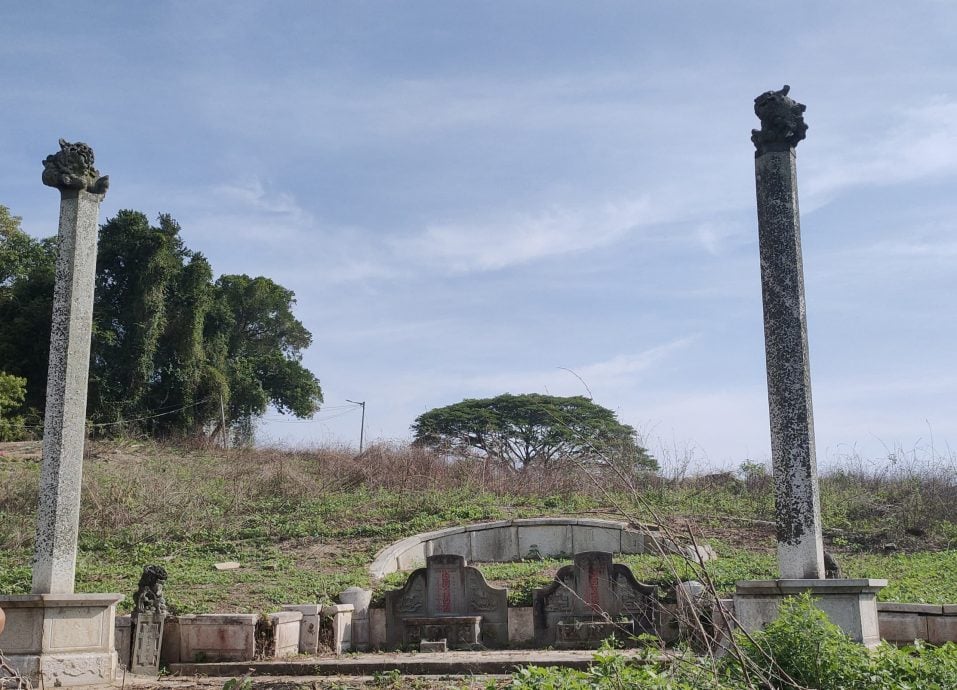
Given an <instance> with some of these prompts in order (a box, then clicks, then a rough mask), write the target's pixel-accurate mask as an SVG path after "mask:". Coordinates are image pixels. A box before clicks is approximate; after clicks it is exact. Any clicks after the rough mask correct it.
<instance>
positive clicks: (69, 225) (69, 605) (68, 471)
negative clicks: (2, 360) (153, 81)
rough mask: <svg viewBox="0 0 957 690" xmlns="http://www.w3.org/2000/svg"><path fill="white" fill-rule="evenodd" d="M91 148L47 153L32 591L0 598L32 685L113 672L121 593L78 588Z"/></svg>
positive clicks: (93, 229) (92, 214) (89, 313)
mask: <svg viewBox="0 0 957 690" xmlns="http://www.w3.org/2000/svg"><path fill="white" fill-rule="evenodd" d="M93 164H94V160H93V149H91V148H90V147H89V146H87V145H86V144H83V143H79V142H78V143H69V142H67V141H64V140H63V139H61V140H60V150H59V151H57V152H56V153H54V154H52V155H50V156H47V157H46V159H45V160H44V161H43V177H42V180H43V184H45V185H47V186H48V187H54V188H56V189H57V190H58V191H59V193H60V224H59V234H58V236H57V261H56V282H55V284H54V290H53V318H52V323H51V330H50V361H49V368H48V375H47V395H46V409H45V412H44V422H43V462H42V463H41V466H40V492H39V502H38V508H37V530H36V546H35V551H34V558H33V588H32V593H31V594H24V595H13V596H2V597H0V603H2V605H3V608H4V609H5V610H6V614H7V617H8V619H9V620H8V622H7V627H6V629H5V630H4V631H3V632H2V633H0V649H3V651H4V654H5V655H6V657H7V659H9V660H10V664H11V666H13V667H14V668H16V669H17V671H18V672H19V673H21V674H22V675H23V676H24V677H25V678H26V679H27V680H29V681H30V682H31V683H32V684H33V685H34V687H36V686H39V685H41V684H42V685H43V686H45V687H55V686H60V685H73V686H77V685H108V684H110V683H111V682H113V680H114V679H115V678H116V650H115V649H114V646H113V640H114V637H113V635H114V629H113V628H114V617H115V615H116V604H117V602H119V601H120V600H122V598H123V597H122V596H121V595H119V594H75V593H74V591H73V589H74V579H75V571H76V553H77V532H78V529H79V524H80V485H81V477H82V468H83V443H84V440H85V428H84V427H85V424H86V394H87V383H88V373H89V365H90V334H91V330H92V319H93V287H94V283H95V274H96V240H97V229H98V228H97V220H98V219H97V216H98V214H99V208H100V202H101V201H102V200H103V197H104V195H105V194H106V190H107V187H108V186H109V178H107V177H106V176H101V175H100V173H99V172H98V171H97V170H96V168H95V167H93Z"/></svg>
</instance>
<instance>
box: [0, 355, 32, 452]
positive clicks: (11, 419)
mask: <svg viewBox="0 0 957 690" xmlns="http://www.w3.org/2000/svg"><path fill="white" fill-rule="evenodd" d="M26 394H27V380H26V379H24V378H21V377H19V376H12V375H10V374H5V373H3V372H2V371H0V441H15V440H17V439H19V438H21V437H22V436H23V433H24V419H23V415H20V414H17V410H19V409H20V407H21V406H22V405H23V399H24V398H25V397H26Z"/></svg>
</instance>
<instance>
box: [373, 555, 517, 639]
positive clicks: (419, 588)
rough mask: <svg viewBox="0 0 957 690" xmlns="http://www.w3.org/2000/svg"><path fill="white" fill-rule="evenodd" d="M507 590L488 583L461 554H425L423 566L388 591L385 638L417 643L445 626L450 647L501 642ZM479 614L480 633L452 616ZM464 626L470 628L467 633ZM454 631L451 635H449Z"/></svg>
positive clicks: (505, 634) (505, 625)
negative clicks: (402, 584)
mask: <svg viewBox="0 0 957 690" xmlns="http://www.w3.org/2000/svg"><path fill="white" fill-rule="evenodd" d="M506 597H507V593H506V590H505V589H502V588H498V587H491V586H489V584H488V583H487V582H486V581H485V578H484V577H483V576H482V573H481V572H480V571H479V570H478V569H477V568H473V567H471V566H469V565H466V562H465V558H464V557H462V556H457V555H449V554H441V555H435V556H429V558H428V559H427V561H426V566H425V567H424V568H419V569H418V570H415V571H413V573H412V574H411V575H409V579H408V580H407V581H406V583H405V586H404V587H402V589H399V590H393V591H391V592H386V595H385V609H386V643H387V644H388V645H389V646H391V647H397V646H401V645H411V644H417V643H418V642H420V641H421V640H423V639H426V640H427V639H429V638H428V637H427V636H428V635H431V634H438V633H439V632H440V631H446V632H449V633H450V634H449V635H448V637H449V638H450V639H449V640H448V644H449V647H451V648H454V647H456V646H458V647H465V646H475V644H476V642H480V643H481V644H482V645H484V646H486V647H501V646H504V645H505V644H506V643H507V642H508V603H507V599H506ZM470 616H471V617H478V619H479V620H480V621H481V623H480V637H479V639H478V640H475V639H474V635H473V634H472V632H471V629H472V628H471V626H470V625H465V626H463V625H460V624H454V623H455V621H453V620H451V619H462V620H464V619H465V617H470ZM466 630H468V631H469V632H465V631H466ZM453 633H454V634H453Z"/></svg>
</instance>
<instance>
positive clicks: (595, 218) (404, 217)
mask: <svg viewBox="0 0 957 690" xmlns="http://www.w3.org/2000/svg"><path fill="white" fill-rule="evenodd" d="M0 19H2V21H0V64H2V70H0V106H2V111H0V112H2V113H3V117H2V125H3V126H2V129H0V155H2V160H3V162H4V164H3V166H2V167H0V203H2V204H4V205H6V206H9V207H10V208H11V210H12V211H13V213H15V214H16V215H20V216H22V217H23V226H24V229H26V230H27V231H28V232H30V233H31V234H34V235H37V236H46V235H50V234H53V233H54V232H55V230H56V219H57V197H56V195H55V193H54V192H53V191H52V190H49V189H48V188H45V187H43V186H42V185H41V183H40V172H41V165H40V161H41V160H42V159H43V158H44V157H45V156H46V155H47V154H49V153H52V152H53V151H54V150H55V149H56V141H57V139H58V138H59V137H61V136H62V137H65V138H67V139H69V140H71V141H72V140H81V141H86V142H88V143H90V144H91V145H92V146H93V147H94V149H95V151H96V155H97V164H98V167H99V168H100V170H101V172H103V173H104V174H109V175H110V179H111V188H110V192H109V194H108V195H107V197H106V200H105V202H104V204H103V207H102V219H104V220H105V219H106V218H107V217H110V216H112V215H114V214H115V213H116V211H117V210H119V209H122V208H133V209H137V210H141V211H144V212H145V213H147V214H148V215H149V216H151V217H154V218H155V216H156V215H157V214H159V213H161V212H169V213H170V214H172V215H173V217H175V218H176V219H177V220H178V221H179V222H180V224H181V225H182V227H183V237H184V239H185V241H186V243H187V245H188V246H189V247H190V248H193V249H197V250H200V251H202V252H203V253H204V254H206V255H207V256H208V257H209V259H210V260H211V262H212V264H213V268H214V271H216V273H217V274H219V273H249V274H253V275H266V276H269V277H270V278H273V279H274V280H276V281H278V282H280V283H282V284H283V285H285V286H286V287H289V288H290V289H292V290H294V291H295V293H296V296H297V300H298V303H297V315H298V316H299V317H300V318H301V319H302V321H303V322H304V323H305V324H306V326H307V327H308V328H309V329H310V330H311V331H312V333H313V336H314V339H315V343H314V345H313V346H312V347H311V348H310V349H309V350H308V351H307V352H306V354H305V363H306V365H307V366H309V367H310V368H311V369H312V370H313V371H315V372H316V373H317V375H318V376H319V378H320V379H321V381H322V385H323V389H324V392H325V396H326V408H325V409H324V410H323V411H322V412H320V414H319V415H318V416H317V418H316V419H315V420H312V421H309V422H295V421H292V422H291V421H290V419H289V418H282V417H279V416H278V415H275V414H270V415H269V416H268V418H267V420H266V422H265V423H264V424H263V425H262V428H261V429H260V436H261V437H262V438H263V439H268V440H271V441H274V442H282V443H288V444H299V443H340V442H341V443H352V444H356V443H357V441H358V438H357V437H358V427H359V414H358V410H356V409H351V408H349V407H348V406H347V403H345V400H346V399H352V400H365V401H366V402H367V404H368V407H367V419H366V425H367V438H371V439H376V438H382V439H405V438H408V434H409V432H408V428H409V424H410V423H411V422H412V420H413V419H414V418H415V416H416V415H418V414H420V413H421V412H424V411H425V410H428V409H430V408H432V407H435V406H439V405H445V404H449V403H452V402H457V401H459V400H461V399H462V398H465V397H485V396H491V395H496V394H498V393H502V392H506V391H508V392H512V393H522V392H547V393H551V394H555V395H573V394H584V393H587V391H586V390H585V388H584V387H583V384H582V382H581V380H583V381H584V382H585V383H586V384H587V386H588V389H590V391H591V393H592V394H593V395H594V399H595V401H596V402H598V403H600V404H602V405H605V406H606V407H609V408H612V409H614V410H616V411H617V412H618V414H619V416H620V418H621V419H622V420H623V421H625V422H627V423H629V424H632V425H634V426H636V427H637V428H639V429H640V430H641V432H642V433H643V434H644V436H645V437H646V440H647V443H648V444H649V445H650V446H651V447H652V449H653V450H655V451H656V452H658V453H659V454H660V455H678V456H689V455H690V456H691V457H693V458H694V461H695V463H696V464H697V466H698V467H705V466H734V465H737V464H738V463H740V462H741V461H743V460H745V459H752V460H757V461H762V460H765V459H767V457H768V456H769V452H770V450H769V448H770V440H769V431H768V420H767V397H766V387H765V370H764V349H763V347H764V346H763V331H762V316H761V300H760V276H759V267H758V256H757V252H758V247H757V227H756V214H755V201H754V177H753V147H752V145H751V142H750V140H749V137H750V130H751V128H752V127H756V126H757V119H756V118H755V117H754V114H753V111H752V104H753V99H754V97H755V96H756V95H758V94H759V93H761V92H762V91H765V90H768V89H772V88H779V87H780V86H781V85H782V84H784V83H788V84H790V85H791V86H792V92H791V94H792V96H794V97H795V98H796V99H797V100H799V101H801V102H803V103H806V104H807V108H808V109H807V113H806V117H807V121H808V123H809V125H810V129H809V131H808V138H807V140H806V141H804V142H802V143H801V144H800V145H799V146H798V174H799V189H800V198H801V208H802V232H803V242H804V262H805V274H806V291H807V305H808V321H809V333H810V348H811V369H812V381H813V393H814V403H815V418H816V419H815V423H816V432H817V445H818V457H819V461H820V462H822V463H828V462H837V461H840V460H841V459H842V458H844V457H846V456H848V455H853V454H860V455H861V456H863V457H865V458H869V459H873V460H880V459H881V458H884V457H886V456H887V454H888V452H890V451H893V450H894V449H896V448H901V449H903V450H904V451H905V452H907V453H914V452H916V453H917V454H918V455H921V456H924V457H926V456H927V455H928V454H930V453H931V449H933V452H935V453H937V454H939V455H949V454H951V450H950V449H951V448H954V447H957V356H955V351H957V348H955V346H954V340H955V336H957V319H955V318H954V317H955V304H957V301H955V288H957V233H955V230H957V227H955V225H957V220H955V219H957V194H955V190H957V49H955V48H954V46H953V43H954V40H953V37H954V36H955V35H957V4H954V3H951V2H945V1H939V2H930V1H914V2H908V3H896V2H875V1H868V2H841V3H833V2H804V3H783V2H782V3H773V2H772V3H769V2H766V1H765V2H735V1H725V2H721V3H715V2H637V1H635V2H601V1H595V2H576V3H572V2H555V1H553V0H549V1H548V2H545V1H542V2H520V1H514V2H484V3H482V2H447V1H445V0H443V1H436V2H425V1H421V2H384V1H383V2H335V3H334V2H292V1H283V2H272V3H266V2H261V3H252V2H240V1H237V0H233V1H231V2H154V3H129V2H97V3H77V2H75V1H74V2H71V3H66V2H62V3H53V2H46V3H31V4H28V3H8V4H7V5H5V6H4V8H3V9H2V10H0ZM568 370H571V371H573V372H574V373H575V374H577V376H576V375H573V374H572V373H570V372H569V371H568ZM579 377H580V379H581V380H579Z"/></svg>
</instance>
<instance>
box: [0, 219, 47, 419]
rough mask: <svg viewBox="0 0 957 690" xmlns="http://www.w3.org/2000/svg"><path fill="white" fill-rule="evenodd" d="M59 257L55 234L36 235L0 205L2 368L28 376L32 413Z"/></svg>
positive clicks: (42, 390)
mask: <svg viewBox="0 0 957 690" xmlns="http://www.w3.org/2000/svg"><path fill="white" fill-rule="evenodd" d="M55 261H56V242H55V240H54V238H50V239H46V240H35V239H34V238H32V237H31V236H30V235H27V234H26V233H25V232H23V231H22V230H21V229H20V218H19V217H17V216H13V215H11V214H10V211H9V209H7V207H6V206H0V324H2V325H3V326H2V328H0V368H2V369H3V370H5V371H6V372H7V373H9V374H13V375H16V376H19V377H22V378H25V379H26V381H27V383H26V391H25V400H24V407H25V408H26V409H27V410H33V414H31V415H30V416H31V418H37V417H39V418H42V415H40V414H39V410H42V409H43V402H44V399H45V397H46V375H47V359H48V358H49V349H50V318H51V316H52V313H53V278H54V268H55V266H54V264H55ZM33 421H36V420H35V419H34V420H33Z"/></svg>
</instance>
